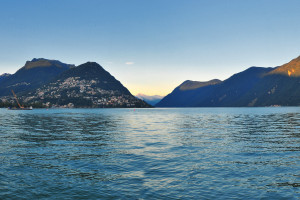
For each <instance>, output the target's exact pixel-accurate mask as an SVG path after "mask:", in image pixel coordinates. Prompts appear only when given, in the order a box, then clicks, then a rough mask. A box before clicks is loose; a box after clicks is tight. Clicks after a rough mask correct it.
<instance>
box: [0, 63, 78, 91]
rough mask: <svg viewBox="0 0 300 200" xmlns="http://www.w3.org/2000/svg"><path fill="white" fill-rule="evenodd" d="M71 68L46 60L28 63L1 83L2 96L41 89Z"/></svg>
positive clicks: (67, 65)
mask: <svg viewBox="0 0 300 200" xmlns="http://www.w3.org/2000/svg"><path fill="white" fill-rule="evenodd" d="M71 67H74V65H69V64H65V63H62V62H60V61H57V60H47V59H44V58H39V59H33V60H32V61H27V62H26V64H25V66H24V67H22V68H21V69H19V70H18V71H17V72H16V73H15V74H13V75H11V76H8V77H7V78H5V79H3V80H2V81H1V85H0V96H5V95H9V94H11V90H12V89H13V90H14V91H15V92H16V93H18V92H25V91H29V90H32V89H34V88H37V87H40V86H41V85H43V84H45V83H47V82H49V81H50V80H52V79H53V78H55V77H56V76H58V75H59V74H60V73H62V72H64V71H66V70H68V69H70V68H71Z"/></svg>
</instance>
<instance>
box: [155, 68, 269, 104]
mask: <svg viewBox="0 0 300 200" xmlns="http://www.w3.org/2000/svg"><path fill="white" fill-rule="evenodd" d="M273 69H274V68H260V67H251V68H249V69H247V70H245V71H243V72H240V73H238V74H235V75H233V76H231V77H230V78H228V79H226V80H225V81H223V82H219V83H217V84H212V85H208V86H203V87H200V88H197V89H191V90H183V91H182V90H180V87H182V85H180V86H178V87H177V88H175V90H174V91H173V92H172V93H171V94H169V95H167V96H166V97H165V98H164V99H162V101H161V102H159V103H158V104H156V106H157V107H217V106H246V105H248V104H249V102H247V104H245V103H244V102H245V99H243V96H244V95H246V94H247V93H248V92H249V90H251V89H252V88H253V87H254V86H255V85H256V84H257V83H258V82H259V81H260V80H261V79H262V78H263V77H264V76H265V74H266V73H268V72H270V71H271V70H273ZM185 83H186V82H184V83H183V84H185Z"/></svg>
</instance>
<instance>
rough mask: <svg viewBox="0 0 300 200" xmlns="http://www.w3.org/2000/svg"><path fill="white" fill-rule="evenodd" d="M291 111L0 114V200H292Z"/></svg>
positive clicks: (298, 118) (298, 158) (296, 179)
mask: <svg viewBox="0 0 300 200" xmlns="http://www.w3.org/2000/svg"><path fill="white" fill-rule="evenodd" d="M299 151H300V108H299V107H279V108H176V109H175V108H170V109H157V108H154V109H49V110H46V109H35V110H32V111H18V110H14V111H13V110H6V109H0V163H1V164H0V199H299V198H300V152H299Z"/></svg>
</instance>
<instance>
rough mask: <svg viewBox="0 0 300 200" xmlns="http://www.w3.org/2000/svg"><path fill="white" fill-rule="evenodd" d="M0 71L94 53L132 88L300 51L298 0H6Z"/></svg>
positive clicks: (157, 88)
mask: <svg viewBox="0 0 300 200" xmlns="http://www.w3.org/2000/svg"><path fill="white" fill-rule="evenodd" d="M0 3H1V4H0V5H1V6H0V45H1V46H0V74H1V73H4V72H8V73H14V72H15V71H16V70H18V69H19V68H21V67H22V66H24V64H25V62H26V61H27V60H31V59H32V58H47V59H56V60H60V61H62V62H65V63H69V64H76V65H79V64H82V63H84V62H87V61H95V62H98V63H99V64H100V65H102V66H103V67H104V69H106V70H107V71H109V72H110V73H111V74H112V75H113V76H115V77H116V78H117V79H118V80H120V81H121V82H122V83H123V84H124V85H125V86H126V87H127V88H128V89H129V90H130V91H131V92H132V93H133V94H137V93H144V94H148V95H154V94H158V95H166V94H168V93H170V92H171V91H172V90H173V89H174V88H175V87H176V86H177V85H179V84H180V83H182V82H183V81H185V80H197V81H207V80H210V79H214V78H218V79H221V80H224V79H226V78H228V77H229V76H231V75H232V74H234V73H237V72H240V71H243V70H245V69H246V68H248V67H250V66H278V65H281V64H283V63H286V62H288V61H289V60H291V59H293V58H295V57H297V56H299V55H300V25H299V21H300V12H299V9H300V1H299V0H205V1H204V0H26V1H23V0H0Z"/></svg>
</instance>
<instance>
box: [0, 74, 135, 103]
mask: <svg viewBox="0 0 300 200" xmlns="http://www.w3.org/2000/svg"><path fill="white" fill-rule="evenodd" d="M99 83H100V81H99V80H97V79H92V80H86V79H80V77H69V78H66V79H64V80H57V81H56V82H52V83H49V84H47V85H44V86H43V87H41V88H38V89H36V90H35V91H33V92H28V93H27V94H25V95H21V96H19V97H18V98H19V99H20V101H21V102H23V103H24V104H28V105H32V104H41V105H40V107H46V108H74V107H139V105H140V104H141V101H140V100H139V99H136V98H135V97H133V96H132V95H127V94H123V93H121V92H120V91H118V90H104V89H101V88H100V87H97V85H99ZM25 84H26V83H25ZM102 84H109V83H108V82H107V81H103V82H102ZM0 101H2V102H3V103H10V104H13V103H14V102H15V99H14V97H13V96H12V95H11V96H3V97H1V98H0Z"/></svg>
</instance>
